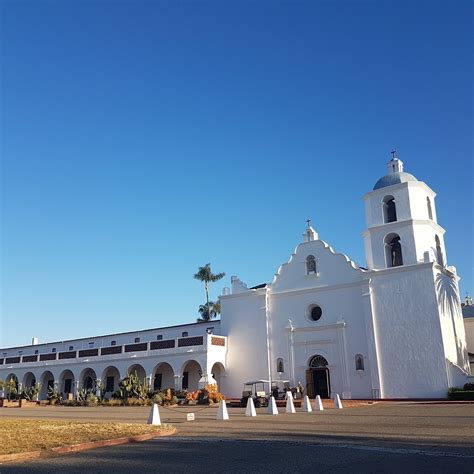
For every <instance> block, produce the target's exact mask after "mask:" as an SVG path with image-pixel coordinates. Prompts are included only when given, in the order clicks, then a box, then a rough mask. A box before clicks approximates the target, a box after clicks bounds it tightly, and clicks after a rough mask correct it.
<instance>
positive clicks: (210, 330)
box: [206, 328, 214, 334]
mask: <svg viewBox="0 0 474 474" xmlns="http://www.w3.org/2000/svg"><path fill="white" fill-rule="evenodd" d="M206 332H207V333H208V334H214V328H206Z"/></svg>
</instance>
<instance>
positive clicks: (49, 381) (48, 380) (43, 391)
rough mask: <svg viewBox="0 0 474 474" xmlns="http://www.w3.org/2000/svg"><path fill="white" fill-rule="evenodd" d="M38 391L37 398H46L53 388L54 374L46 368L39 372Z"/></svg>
mask: <svg viewBox="0 0 474 474" xmlns="http://www.w3.org/2000/svg"><path fill="white" fill-rule="evenodd" d="M40 384H41V387H40V393H39V399H40V400H47V399H48V394H51V392H52V391H53V390H54V375H53V374H52V372H50V371H49V370H46V371H45V372H43V373H42V374H41V377H40Z"/></svg>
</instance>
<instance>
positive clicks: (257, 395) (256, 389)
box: [240, 380, 269, 408]
mask: <svg viewBox="0 0 474 474" xmlns="http://www.w3.org/2000/svg"><path fill="white" fill-rule="evenodd" d="M268 385H269V381H268V380H253V381H251V382H245V383H244V388H243V390H242V398H241V399H240V406H241V407H245V406H247V401H248V399H249V398H250V397H252V398H253V403H254V405H255V408H259V407H263V406H267V405H268Z"/></svg>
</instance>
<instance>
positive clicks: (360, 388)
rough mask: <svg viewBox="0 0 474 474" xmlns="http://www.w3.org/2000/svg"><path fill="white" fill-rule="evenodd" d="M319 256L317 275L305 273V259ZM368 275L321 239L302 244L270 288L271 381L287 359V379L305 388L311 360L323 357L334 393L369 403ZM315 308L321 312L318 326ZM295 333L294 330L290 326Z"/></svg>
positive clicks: (317, 259)
mask: <svg viewBox="0 0 474 474" xmlns="http://www.w3.org/2000/svg"><path fill="white" fill-rule="evenodd" d="M308 255H313V256H315V257H316V262H317V274H316V275H307V274H306V258H307V257H308ZM363 276H364V272H363V271H362V270H360V269H358V268H357V266H356V265H355V264H354V263H353V262H351V261H350V260H349V259H348V258H347V257H346V256H345V255H343V254H339V253H337V252H335V251H334V250H333V249H332V248H330V247H329V246H328V245H327V244H326V243H325V242H323V241H320V240H317V241H311V242H307V243H303V244H300V245H298V247H297V248H296V250H295V253H294V254H293V255H292V256H291V258H290V260H289V261H288V263H286V264H284V265H282V266H281V267H280V269H279V271H278V273H277V275H276V276H275V279H274V282H273V283H272V285H271V287H270V289H269V299H268V303H269V305H268V311H269V315H270V322H271V324H270V334H271V361H272V372H273V373H272V377H273V378H277V377H279V375H278V374H277V373H276V361H277V359H278V358H280V357H281V358H283V360H284V362H285V372H284V373H283V374H282V376H281V377H282V378H283V379H289V380H290V381H291V383H292V385H296V384H297V383H298V382H301V384H302V385H303V386H305V383H306V370H307V369H308V364H309V361H310V359H311V358H312V357H313V356H315V355H322V356H323V357H324V358H325V359H326V360H327V361H328V363H329V365H328V367H329V372H330V380H331V392H332V393H333V394H335V393H339V394H343V393H344V396H345V397H347V398H351V397H352V398H370V397H371V381H370V363H371V362H370V358H369V355H368V352H369V351H368V346H367V337H366V332H365V322H364V309H363V300H362V286H363ZM312 305H318V306H320V307H321V308H322V311H323V314H322V317H321V319H319V320H318V321H312V320H311V318H310V317H309V313H310V308H311V307H312ZM289 319H290V320H291V325H292V326H293V331H291V329H290V322H289V321H288V320H289ZM356 354H362V355H363V356H364V362H365V370H364V371H363V372H357V371H356V370H355V355H356Z"/></svg>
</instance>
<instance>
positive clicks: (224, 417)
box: [217, 400, 229, 420]
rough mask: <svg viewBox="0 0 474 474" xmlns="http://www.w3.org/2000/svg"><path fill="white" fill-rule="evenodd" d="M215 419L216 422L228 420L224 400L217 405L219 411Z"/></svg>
mask: <svg viewBox="0 0 474 474" xmlns="http://www.w3.org/2000/svg"><path fill="white" fill-rule="evenodd" d="M217 419H218V420H228V419H229V414H228V413H227V405H226V404H225V400H221V402H220V404H219V410H218V412H217Z"/></svg>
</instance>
